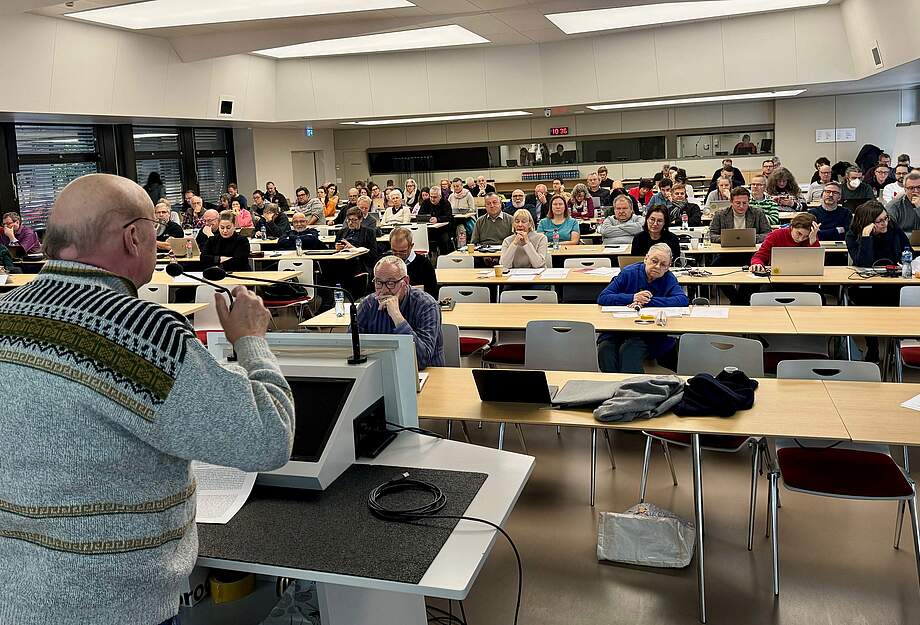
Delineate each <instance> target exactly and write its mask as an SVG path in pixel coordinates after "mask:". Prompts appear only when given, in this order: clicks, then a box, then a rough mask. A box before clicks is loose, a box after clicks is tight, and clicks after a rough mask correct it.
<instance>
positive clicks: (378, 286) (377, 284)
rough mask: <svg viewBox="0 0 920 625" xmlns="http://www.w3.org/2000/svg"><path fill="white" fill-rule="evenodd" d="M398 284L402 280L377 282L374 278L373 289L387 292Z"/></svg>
mask: <svg viewBox="0 0 920 625" xmlns="http://www.w3.org/2000/svg"><path fill="white" fill-rule="evenodd" d="M400 284H402V278H400V279H399V280H379V279H377V278H374V288H376V289H387V290H389V291H392V290H393V289H395V288H396V287H397V286H399V285H400Z"/></svg>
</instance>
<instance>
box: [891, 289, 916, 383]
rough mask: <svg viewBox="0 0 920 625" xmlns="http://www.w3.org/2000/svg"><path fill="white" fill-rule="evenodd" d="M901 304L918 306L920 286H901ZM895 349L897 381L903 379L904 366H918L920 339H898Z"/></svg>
mask: <svg viewBox="0 0 920 625" xmlns="http://www.w3.org/2000/svg"><path fill="white" fill-rule="evenodd" d="M899 304H900V305H901V306H920V286H903V287H901V296H900V301H899ZM894 351H895V375H896V376H897V377H896V379H897V381H898V382H903V381H904V367H911V368H917V367H920V341H918V340H917V339H898V341H897V349H895V350H894Z"/></svg>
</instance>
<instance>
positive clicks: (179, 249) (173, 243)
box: [166, 237, 201, 257]
mask: <svg viewBox="0 0 920 625" xmlns="http://www.w3.org/2000/svg"><path fill="white" fill-rule="evenodd" d="M187 239H191V240H192V256H200V255H201V250H200V249H198V241H197V239H195V237H187V238H182V239H180V238H179V237H169V238H168V239H166V240H167V242H169V247H170V248H171V249H172V252H173V254H175V255H176V256H182V257H184V256H185V241H186V240H187Z"/></svg>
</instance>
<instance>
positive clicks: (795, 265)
mask: <svg viewBox="0 0 920 625" xmlns="http://www.w3.org/2000/svg"><path fill="white" fill-rule="evenodd" d="M770 273H771V274H772V275H774V276H823V275H824V248H823V247H774V248H773V258H772V259H770Z"/></svg>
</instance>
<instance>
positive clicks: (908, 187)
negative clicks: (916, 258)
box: [885, 171, 920, 232]
mask: <svg viewBox="0 0 920 625" xmlns="http://www.w3.org/2000/svg"><path fill="white" fill-rule="evenodd" d="M885 210H886V211H887V212H888V215H889V216H890V217H891V221H892V222H894V223H895V224H897V226H898V227H899V228H900V229H901V230H903V231H904V232H912V231H914V230H920V173H918V172H915V171H914V172H911V173H909V174H907V175H906V176H904V193H902V194H901V195H899V196H898V197H896V198H895V199H893V200H892V201H891V202H889V203H888V205H887V206H885Z"/></svg>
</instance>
